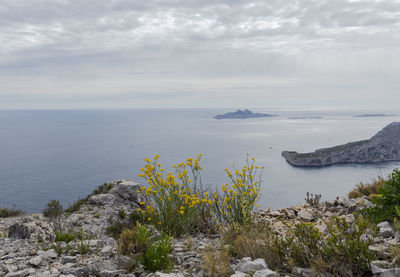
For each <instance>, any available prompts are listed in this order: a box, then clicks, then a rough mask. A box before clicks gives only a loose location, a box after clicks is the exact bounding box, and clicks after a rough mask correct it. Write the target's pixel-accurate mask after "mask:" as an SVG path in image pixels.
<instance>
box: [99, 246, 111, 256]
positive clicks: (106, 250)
mask: <svg viewBox="0 0 400 277" xmlns="http://www.w3.org/2000/svg"><path fill="white" fill-rule="evenodd" d="M112 250H113V247H112V246H111V245H106V246H104V247H103V248H102V249H101V251H100V252H101V253H102V254H109V253H110V252H111V251H112Z"/></svg>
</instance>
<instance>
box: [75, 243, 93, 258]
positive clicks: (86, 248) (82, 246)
mask: <svg viewBox="0 0 400 277" xmlns="http://www.w3.org/2000/svg"><path fill="white" fill-rule="evenodd" d="M77 250H78V252H79V254H81V255H86V254H87V253H89V252H90V245H89V244H88V243H85V242H84V241H83V240H81V242H80V243H79V244H78V245H77Z"/></svg>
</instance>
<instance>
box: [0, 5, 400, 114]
mask: <svg viewBox="0 0 400 277" xmlns="http://www.w3.org/2000/svg"><path fill="white" fill-rule="evenodd" d="M399 57H400V1H399V0H385V1H383V0H375V1H373V0H365V1H362V0H297V1H295V0H262V1H244V0H212V1H211V0H146V1H143V0H85V1H79V0H51V1H50V0H12V1H9V0H0V109H119V108H121V109H126V108H204V107H208V108H219V107H238V108H239V107H243V108H244V107H299V106H301V107H323V106H329V107H338V108H376V109H384V108H396V107H398V103H400V90H399V88H400V78H399V72H400V58H399Z"/></svg>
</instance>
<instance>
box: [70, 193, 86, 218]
mask: <svg viewBox="0 0 400 277" xmlns="http://www.w3.org/2000/svg"><path fill="white" fill-rule="evenodd" d="M88 199H89V197H86V198H78V200H76V201H75V202H74V203H72V204H71V205H69V207H68V208H67V209H65V212H66V213H67V214H72V213H74V212H77V211H79V210H80V209H81V207H82V205H84V204H86V203H87V201H88Z"/></svg>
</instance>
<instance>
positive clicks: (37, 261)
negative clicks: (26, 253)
mask: <svg viewBox="0 0 400 277" xmlns="http://www.w3.org/2000/svg"><path fill="white" fill-rule="evenodd" d="M42 261H43V257H42V256H37V257H34V258H32V259H30V260H29V263H30V264H31V265H33V266H38V265H40V264H41V263H42Z"/></svg>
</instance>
